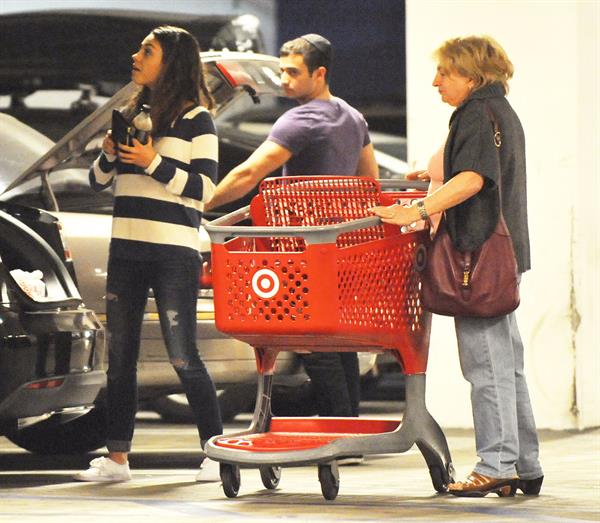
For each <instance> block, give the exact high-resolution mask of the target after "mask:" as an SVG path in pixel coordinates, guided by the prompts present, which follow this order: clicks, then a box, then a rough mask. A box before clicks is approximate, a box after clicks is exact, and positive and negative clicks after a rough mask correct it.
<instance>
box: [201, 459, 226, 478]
mask: <svg viewBox="0 0 600 523" xmlns="http://www.w3.org/2000/svg"><path fill="white" fill-rule="evenodd" d="M219 468H220V467H219V462H218V461H213V460H212V459H210V458H204V460H203V461H202V463H201V464H200V470H199V471H198V474H196V481H221V474H220V471H219Z"/></svg>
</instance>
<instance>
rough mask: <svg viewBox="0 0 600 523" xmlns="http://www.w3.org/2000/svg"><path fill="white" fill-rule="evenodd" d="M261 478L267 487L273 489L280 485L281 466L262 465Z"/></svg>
mask: <svg viewBox="0 0 600 523" xmlns="http://www.w3.org/2000/svg"><path fill="white" fill-rule="evenodd" d="M259 470H260V479H261V480H262V484H263V485H264V486H265V488H268V489H269V490H273V489H275V488H277V485H279V480H280V479H281V467H260V468H259Z"/></svg>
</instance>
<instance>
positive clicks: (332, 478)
mask: <svg viewBox="0 0 600 523" xmlns="http://www.w3.org/2000/svg"><path fill="white" fill-rule="evenodd" d="M319 482H320V483H321V492H322V493H323V497H324V498H325V499H327V500H330V501H331V500H333V499H335V498H336V497H337V495H338V491H339V490H340V476H339V474H338V471H337V467H336V468H335V470H333V468H332V466H331V465H319Z"/></svg>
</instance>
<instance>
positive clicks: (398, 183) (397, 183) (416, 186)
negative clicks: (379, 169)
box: [377, 179, 429, 191]
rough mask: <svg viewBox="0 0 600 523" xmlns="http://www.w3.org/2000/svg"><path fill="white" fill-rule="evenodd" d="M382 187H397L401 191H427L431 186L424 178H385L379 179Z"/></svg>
mask: <svg viewBox="0 0 600 523" xmlns="http://www.w3.org/2000/svg"><path fill="white" fill-rule="evenodd" d="M377 181H378V182H379V186H380V187H381V188H382V189H395V190H400V191H407V190H411V189H412V190H415V191H426V190H427V189H428V188H429V182H425V181H423V180H395V179H384V180H381V179H379V180H377Z"/></svg>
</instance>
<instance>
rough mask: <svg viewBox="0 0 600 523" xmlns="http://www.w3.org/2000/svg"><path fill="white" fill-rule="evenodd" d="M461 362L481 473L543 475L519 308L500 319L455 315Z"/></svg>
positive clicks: (477, 469)
mask: <svg viewBox="0 0 600 523" xmlns="http://www.w3.org/2000/svg"><path fill="white" fill-rule="evenodd" d="M454 326H455V328H456V336H457V339H458V353H459V357H460V366H461V369H462V372H463V376H464V377H465V379H466V380H467V381H468V382H469V383H470V384H471V405H472V408H473V422H474V426H475V446H476V449H477V455H478V456H479V459H480V461H479V462H478V463H477V465H476V466H475V472H478V473H479V474H483V475H485V476H489V477H492V478H510V477H514V476H516V475H518V476H519V477H520V478H521V479H534V478H537V477H539V476H542V475H543V472H542V468H541V465H540V462H539V443H538V437H537V432H536V428H535V420H534V418H533V411H532V409H531V402H530V400H529V391H528V389H527V383H526V381H525V374H524V372H523V342H522V341H521V335H520V334H519V328H518V326H517V320H516V318H515V313H514V312H513V313H511V314H508V315H507V316H498V317H495V318H460V317H457V318H454Z"/></svg>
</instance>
